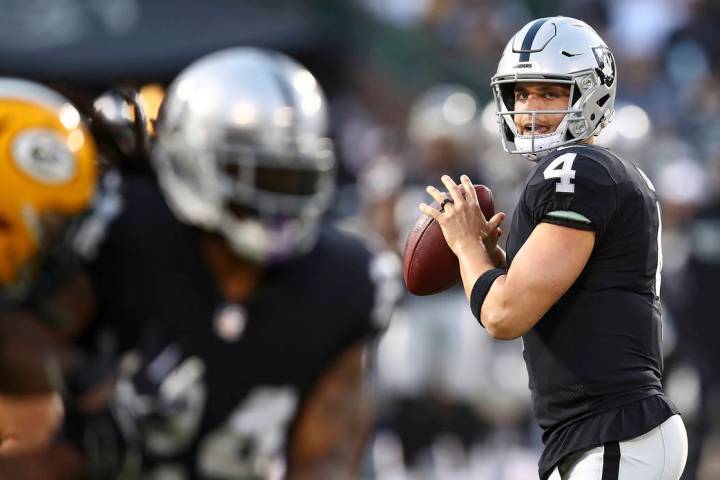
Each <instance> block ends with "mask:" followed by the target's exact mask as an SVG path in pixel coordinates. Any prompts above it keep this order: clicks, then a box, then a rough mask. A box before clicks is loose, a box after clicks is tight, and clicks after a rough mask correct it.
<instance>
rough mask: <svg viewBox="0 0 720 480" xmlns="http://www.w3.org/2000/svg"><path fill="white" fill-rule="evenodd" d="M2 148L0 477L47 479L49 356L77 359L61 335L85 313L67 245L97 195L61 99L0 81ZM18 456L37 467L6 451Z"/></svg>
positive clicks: (91, 164)
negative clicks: (26, 457) (18, 475)
mask: <svg viewBox="0 0 720 480" xmlns="http://www.w3.org/2000/svg"><path fill="white" fill-rule="evenodd" d="M0 146H1V148H0V150H1V152H2V153H0V392H2V393H1V394H0V456H2V457H3V460H2V461H1V462H0V476H2V477H3V478H16V477H15V476H14V473H13V472H23V471H24V472H27V473H28V477H27V478H31V477H30V475H31V473H30V472H34V474H36V475H38V476H40V477H43V478H50V470H49V469H48V468H46V467H49V466H50V464H55V462H54V461H52V460H51V459H50V457H46V456H44V453H43V452H42V450H43V449H44V448H45V447H46V446H47V445H49V443H50V441H51V439H52V438H53V436H54V435H55V433H56V431H57V429H58V427H59V424H60V422H61V419H62V415H63V408H62V404H61V401H60V398H59V396H58V394H57V393H56V392H55V391H54V390H53V384H52V382H51V381H50V379H49V378H48V375H47V372H46V366H47V364H46V362H47V361H49V360H50V359H51V358H53V359H54V360H53V361H55V360H61V361H60V363H59V364H58V365H60V364H62V367H63V369H66V367H70V366H71V365H76V364H77V360H78V358H77V357H76V356H75V355H74V353H73V352H72V351H71V350H70V349H66V348H65V347H64V346H63V344H62V338H63V337H64V336H65V335H67V334H68V332H69V329H73V328H75V326H76V325H77V323H78V322H82V321H83V320H84V319H85V318H86V317H87V316H88V315H87V314H88V313H89V311H90V310H91V303H92V302H91V296H90V292H89V288H88V287H89V282H88V279H87V278H86V277H85V276H84V275H83V274H82V270H81V269H80V268H79V266H80V261H79V259H78V258H77V257H76V256H74V255H72V254H71V250H72V248H71V243H72V241H73V239H74V238H76V237H75V233H76V231H77V228H76V227H77V224H78V222H79V220H80V219H81V217H82V216H83V214H84V213H85V212H86V210H87V209H88V208H89V206H90V203H91V198H92V197H93V195H94V192H95V187H96V177H97V172H96V170H97V165H96V151H95V146H94V143H93V139H92V138H91V136H90V134H89V131H88V129H87V127H86V126H85V124H84V123H83V121H82V119H81V116H80V114H79V112H78V111H77V110H76V108H75V107H74V106H73V105H72V104H71V103H70V102H69V101H68V100H67V99H65V98H64V97H62V96H61V95H59V94H58V93H56V92H54V91H52V90H50V89H48V88H46V87H44V86H42V85H39V84H37V83H34V82H30V81H26V80H20V79H11V78H2V79H0ZM46 453H48V454H50V455H51V456H52V455H55V454H56V453H58V452H57V451H55V452H54V453H52V452H46ZM21 454H28V455H29V454H33V455H37V457H33V458H35V460H36V463H35V465H34V466H33V465H32V464H31V463H29V462H26V461H23V460H22V459H19V458H17V459H16V458H13V459H7V458H6V457H8V456H13V457H15V456H17V455H21ZM43 459H44V460H43ZM38 460H39V461H40V463H39V464H38V463H37V461H38ZM33 478H34V477H33Z"/></svg>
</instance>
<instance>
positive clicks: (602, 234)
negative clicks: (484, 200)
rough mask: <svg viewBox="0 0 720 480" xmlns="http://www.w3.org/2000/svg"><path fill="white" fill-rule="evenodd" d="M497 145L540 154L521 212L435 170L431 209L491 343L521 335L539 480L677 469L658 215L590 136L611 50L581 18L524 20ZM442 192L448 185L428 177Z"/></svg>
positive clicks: (643, 188) (613, 80) (679, 450)
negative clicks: (492, 208)
mask: <svg viewBox="0 0 720 480" xmlns="http://www.w3.org/2000/svg"><path fill="white" fill-rule="evenodd" d="M491 85H492V88H493V93H494V95H495V99H496V103H497V108H498V112H497V115H498V123H499V126H500V135H501V140H502V142H503V145H504V146H505V148H506V150H507V151H509V152H511V153H517V154H522V155H525V156H526V157H528V158H529V159H531V160H533V161H534V162H536V166H535V168H534V169H533V171H532V172H531V174H530V175H529V176H528V179H527V182H526V185H525V189H524V191H523V193H522V196H521V198H520V200H519V203H518V205H517V207H516V209H515V212H514V215H513V220H512V225H511V227H510V232H509V237H508V241H507V255H505V253H504V252H503V251H502V250H501V249H500V248H499V247H498V246H497V242H496V238H497V227H498V225H499V224H500V222H502V219H503V218H504V214H502V213H499V214H497V215H495V216H494V217H492V218H491V219H487V220H486V219H485V218H484V217H483V215H482V212H481V210H480V208H478V202H477V198H476V197H475V194H474V189H473V188H472V187H471V183H470V180H469V179H468V178H467V176H463V177H462V178H461V184H462V188H464V190H465V191H466V192H469V194H468V195H467V197H464V196H463V194H462V193H461V191H460V188H461V187H460V186H458V185H457V184H455V182H454V181H453V179H451V178H450V177H447V176H444V177H443V183H444V185H445V186H446V187H447V188H448V190H449V192H450V195H451V196H452V200H451V201H447V202H445V203H446V205H445V210H444V213H441V212H439V211H438V210H435V209H433V208H431V207H429V206H428V205H426V204H421V206H420V209H421V211H422V212H424V213H426V214H427V215H430V216H432V217H433V218H435V219H437V220H438V221H439V222H440V224H441V226H442V229H443V232H444V235H445V239H446V240H447V242H448V245H449V246H450V247H451V248H452V250H453V251H454V252H455V253H456V254H457V256H458V258H459V262H460V268H461V273H462V279H463V284H464V286H465V292H466V294H467V297H468V299H469V301H470V306H471V309H472V311H473V313H474V314H475V316H476V317H477V319H478V321H479V322H480V323H481V324H482V325H483V326H484V327H485V328H486V329H487V331H488V333H489V334H490V335H492V336H493V337H494V338H498V339H511V338H516V337H520V336H522V338H523V344H524V356H525V360H526V365H527V369H528V374H529V377H530V389H531V392H532V399H533V403H534V413H535V416H536V418H537V421H538V423H539V424H540V426H541V427H542V429H543V442H544V445H545V449H544V451H543V454H542V457H541V459H540V463H539V474H540V477H541V478H542V479H547V478H551V479H572V480H580V479H583V480H585V479H594V480H600V479H603V480H605V479H618V478H619V479H660V478H662V479H677V478H679V477H680V475H681V473H682V471H683V468H684V465H685V460H686V455H687V436H686V433H685V427H684V425H683V422H682V420H681V418H680V416H679V415H678V412H677V409H676V408H675V407H674V406H673V405H672V403H671V402H670V401H669V400H668V399H667V398H666V397H665V395H664V394H663V390H662V384H661V376H662V354H661V350H660V337H661V333H662V324H661V317H660V303H659V294H660V269H661V267H662V250H661V245H660V229H661V225H660V214H659V207H658V204H657V200H656V198H655V191H654V188H653V185H652V183H651V182H650V180H649V179H648V178H647V177H646V176H645V174H644V173H643V172H641V171H640V170H639V169H638V168H637V167H636V166H634V165H633V164H632V163H629V162H627V161H625V160H623V159H621V158H619V157H617V156H616V155H615V154H613V153H612V152H610V151H609V150H607V149H604V148H601V147H599V146H596V145H594V138H595V136H596V135H597V134H598V133H599V132H600V130H602V128H603V127H605V126H606V125H607V123H608V122H609V121H610V120H611V119H612V115H613V112H614V103H615V92H616V88H617V71H616V67H615V62H614V59H613V55H612V54H611V52H610V50H609V49H608V48H607V46H606V44H605V43H604V42H603V40H602V39H601V38H600V37H599V36H598V35H597V33H596V32H595V31H594V30H593V29H592V28H590V27H589V26H588V25H587V24H585V23H583V22H581V21H579V20H575V19H572V18H566V17H552V18H542V19H539V20H535V21H533V22H530V23H528V24H527V25H525V26H524V27H523V28H522V29H521V30H520V31H519V32H518V33H517V34H516V35H515V36H514V37H513V38H512V39H511V40H510V42H509V43H508V45H507V47H506V49H505V51H504V53H503V56H502V58H501V60H500V63H499V66H498V71H497V74H496V75H495V76H494V77H493V79H492V82H491ZM428 192H429V194H430V195H431V196H432V197H433V198H435V199H436V200H438V201H441V200H443V196H442V194H441V193H440V192H439V191H437V190H436V189H434V188H432V187H430V188H428Z"/></svg>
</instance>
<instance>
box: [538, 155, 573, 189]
mask: <svg viewBox="0 0 720 480" xmlns="http://www.w3.org/2000/svg"><path fill="white" fill-rule="evenodd" d="M575 157H577V153H565V154H563V155H560V156H559V157H557V158H556V159H555V160H553V161H552V162H550V165H548V166H547V168H546V169H545V170H544V171H543V177H545V180H549V179H551V178H559V179H560V181H559V182H558V183H556V184H555V191H556V192H559V193H575V184H574V183H573V182H572V180H574V179H575V170H573V169H572V167H573V162H574V161H575ZM561 165H562V166H561ZM560 166H561V167H560ZM558 167H560V168H558Z"/></svg>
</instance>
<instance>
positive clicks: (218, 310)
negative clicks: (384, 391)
mask: <svg viewBox="0 0 720 480" xmlns="http://www.w3.org/2000/svg"><path fill="white" fill-rule="evenodd" d="M122 193H123V195H122V202H123V210H122V213H121V214H120V215H119V216H118V217H117V218H116V220H115V221H114V223H113V224H112V225H111V227H110V229H109V231H108V235H107V239H106V241H105V243H104V244H103V245H102V247H101V249H100V253H99V257H98V258H97V260H96V261H95V262H94V264H93V265H92V273H93V276H94V279H95V285H96V286H97V289H98V305H99V307H100V313H99V321H100V324H101V325H102V326H103V327H104V328H106V329H110V330H111V331H112V332H114V336H115V338H116V340H117V342H118V344H119V350H120V351H122V352H126V353H125V355H124V358H123V360H122V362H121V372H122V373H121V376H120V379H119V381H118V385H117V394H116V398H115V399H114V402H115V404H116V406H117V407H120V408H119V409H118V411H120V412H123V413H122V415H125V416H126V417H127V418H129V419H131V421H129V422H127V423H128V425H130V426H131V429H132V428H136V427H137V432H135V433H136V435H137V438H139V439H140V442H139V443H140V446H141V447H140V448H141V451H142V458H143V460H142V462H143V470H142V471H143V473H142V474H143V475H144V476H143V477H142V478H166V477H165V476H163V475H170V476H169V477H167V478H183V479H185V478H213V479H224V478H265V477H266V476H271V475H276V474H277V473H278V472H281V471H282V468H283V457H284V455H283V454H284V450H285V448H286V447H287V444H286V440H287V439H288V436H289V434H290V432H291V430H292V427H293V423H294V421H295V419H296V416H297V414H298V412H299V410H300V408H301V406H302V404H303V402H304V400H305V398H306V394H307V393H308V392H309V390H310V389H311V388H312V387H313V385H314V383H315V381H316V380H317V379H318V377H319V376H320V375H321V374H322V373H323V372H324V371H325V369H326V368H327V367H328V366H329V365H330V364H331V363H332V362H333V361H334V360H335V359H336V358H337V357H338V355H339V354H340V353H341V352H342V351H343V350H345V349H346V348H347V347H349V346H351V345H353V344H356V343H357V342H359V341H362V340H364V339H367V338H368V337H369V336H371V335H373V334H374V333H376V332H377V331H378V330H379V329H381V328H382V327H383V325H382V324H381V323H382V321H381V320H380V319H381V318H386V317H387V315H386V314H387V311H384V308H383V307H384V305H383V304H382V301H381V300H383V298H384V297H387V295H385V294H386V293H387V291H386V292H383V287H387V285H386V284H385V285H383V282H384V281H386V280H390V281H392V280H393V279H392V278H391V277H392V275H386V273H387V272H390V271H391V270H392V269H388V268H385V266H386V265H385V266H383V265H381V263H382V262H387V261H388V260H391V259H388V258H387V257H384V256H383V255H379V256H376V255H373V254H371V253H370V251H369V250H368V249H366V248H365V247H364V245H363V244H362V243H361V242H359V241H356V240H355V239H351V238H350V237H348V236H345V235H344V234H341V233H338V232H336V231H333V230H329V229H326V230H324V231H323V232H322V233H321V235H320V238H319V241H318V243H317V245H316V247H315V248H314V249H313V250H312V251H311V252H309V253H308V254H306V255H304V256H302V257H299V258H296V259H294V260H292V261H290V262H287V263H284V264H282V265H281V266H273V267H269V268H268V270H266V272H265V273H264V276H263V279H262V282H261V286H260V287H259V289H257V290H256V291H255V292H254V294H253V295H252V297H251V299H250V300H249V301H247V302H246V303H244V304H233V303H227V302H225V301H224V300H223V298H222V296H221V294H220V292H219V290H218V288H217V285H216V283H215V281H214V279H213V277H212V276H211V274H210V271H209V270H208V269H207V267H206V265H205V262H204V259H203V257H202V256H201V252H200V246H199V232H198V231H197V230H195V229H193V228H191V227H188V226H186V225H184V224H182V223H180V222H178V221H177V220H176V219H175V218H174V216H173V215H172V214H171V212H170V211H169V210H168V208H167V206H166V205H165V203H164V200H163V198H162V196H161V194H160V192H159V190H158V189H157V187H156V186H155V184H154V183H153V182H152V181H151V180H149V179H125V181H124V184H123V187H122ZM120 420H122V418H121V419H120ZM121 423H122V422H121ZM121 426H122V425H121ZM131 433H132V432H131ZM273 472H274V473H273ZM155 475H156V476H157V477H156V476H155ZM272 478H275V477H272Z"/></svg>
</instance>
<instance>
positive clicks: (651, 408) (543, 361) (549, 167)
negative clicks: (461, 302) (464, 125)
mask: <svg viewBox="0 0 720 480" xmlns="http://www.w3.org/2000/svg"><path fill="white" fill-rule="evenodd" d="M541 222H550V223H554V224H559V225H563V226H566V227H571V228H582V229H590V230H594V231H595V234H596V237H595V247H594V249H593V252H592V255H591V256H590V259H589V260H588V263H587V265H586V266H585V268H584V270H583V272H582V273H581V275H580V277H579V278H578V279H577V280H576V281H575V283H574V284H573V286H572V287H571V288H570V289H569V290H568V292H566V293H565V295H563V296H562V297H561V298H560V300H558V302H557V303H556V304H555V305H554V306H553V307H552V308H551V309H550V310H549V311H548V312H547V313H546V314H545V315H544V316H543V318H542V319H540V321H539V322H538V323H537V324H536V325H535V327H534V328H533V329H532V330H530V331H529V332H528V333H527V334H525V335H524V336H523V345H524V352H523V355H524V357H525V363H526V365H527V369H528V374H529V378H530V390H531V393H532V399H533V407H534V412H535V416H536V418H537V421H538V423H539V425H540V426H541V427H542V429H543V442H544V444H545V450H544V452H543V455H542V457H541V460H540V475H541V477H543V478H545V477H547V475H549V473H550V472H551V470H552V468H553V467H554V465H556V464H557V463H558V462H559V461H560V460H561V459H562V458H563V457H564V456H566V455H567V454H569V453H572V452H575V451H580V450H585V449H588V448H592V447H596V446H599V445H602V444H603V443H605V442H609V441H619V440H624V439H628V438H632V437H635V436H638V435H641V434H643V433H646V432H648V431H650V430H652V429H653V428H654V427H656V426H657V425H659V424H660V423H662V422H663V421H664V420H666V419H667V418H668V417H669V416H671V415H672V414H673V413H676V411H675V408H674V407H673V406H672V405H671V404H670V403H669V402H668V401H666V400H665V397H664V396H663V392H662V386H661V375H662V367H663V365H662V354H661V351H660V340H661V335H662V323H661V318H660V313H661V312H660V300H659V288H660V269H661V266H662V250H661V248H660V229H661V225H660V217H659V206H658V203H657V200H656V198H655V192H654V188H653V186H652V183H651V182H650V180H649V179H647V177H646V176H645V175H644V174H643V173H642V172H641V171H640V170H639V169H638V168H637V167H635V166H634V165H632V164H630V163H627V162H625V161H623V160H621V159H619V158H618V157H617V156H615V155H613V154H612V153H610V152H609V151H608V150H606V149H604V148H600V147H596V146H590V145H575V146H570V147H564V148H558V149H557V150H556V151H553V152H552V153H550V154H548V155H547V156H546V157H544V158H542V159H541V161H539V162H538V164H537V166H536V167H535V168H534V169H533V170H532V172H531V173H530V175H529V176H528V180H527V183H526V186H525V189H524V191H523V194H522V197H521V199H520V202H519V204H518V206H517V207H516V209H515V213H514V215H513V220H512V226H511V229H510V232H509V236H508V241H507V257H508V264H511V263H512V260H513V257H514V256H515V255H516V254H517V252H518V250H519V249H520V248H521V247H522V245H523V244H524V243H525V241H526V240H527V239H528V237H529V236H530V234H531V233H532V231H533V229H534V228H535V227H536V226H537V225H538V224H539V223H541ZM547 260H548V262H550V261H552V259H547Z"/></svg>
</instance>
